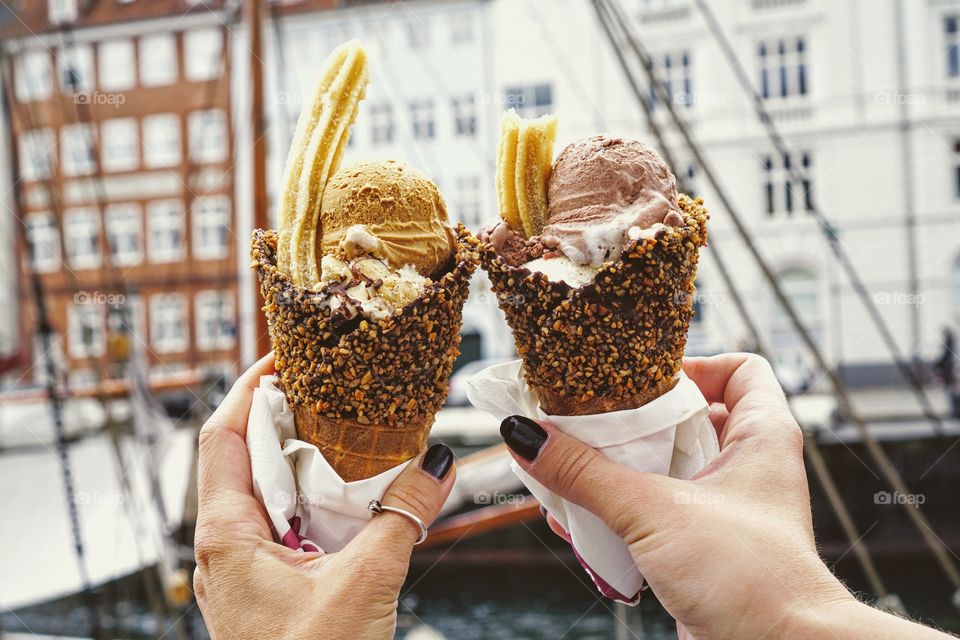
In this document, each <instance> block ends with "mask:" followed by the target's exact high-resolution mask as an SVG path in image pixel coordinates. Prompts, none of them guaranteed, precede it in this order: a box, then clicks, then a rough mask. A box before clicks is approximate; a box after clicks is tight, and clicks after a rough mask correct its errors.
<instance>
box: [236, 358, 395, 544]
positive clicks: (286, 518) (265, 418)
mask: <svg viewBox="0 0 960 640" xmlns="http://www.w3.org/2000/svg"><path fill="white" fill-rule="evenodd" d="M247 450H248V451H249V452H250V468H251V471H252V475H253V489H254V493H255V495H256V496H257V498H258V499H259V500H260V501H261V502H263V504H264V506H265V507H266V509H267V514H268V515H269V516H270V522H271V523H272V524H273V527H274V529H275V530H276V532H277V536H278V537H279V538H280V540H281V542H282V543H283V544H285V545H286V546H288V547H291V548H293V549H304V550H305V551H315V550H317V549H320V550H324V551H331V552H332V551H339V550H340V549H342V548H343V547H344V546H346V544H347V543H348V542H350V541H351V540H352V539H353V538H354V537H355V536H356V535H357V534H358V533H359V532H360V530H361V529H362V528H363V527H364V525H365V524H366V523H367V522H368V521H369V520H370V519H371V518H372V517H373V513H372V512H371V511H369V510H368V509H367V505H368V504H369V503H370V501H371V500H373V499H374V498H376V499H378V500H379V499H381V498H383V494H384V493H385V492H386V490H387V487H389V486H390V483H392V482H393V481H394V479H396V477H397V476H398V475H400V472H401V471H403V469H404V468H405V467H406V466H407V465H408V464H409V461H408V462H404V463H402V464H399V465H397V466H396V467H393V468H392V469H388V470H387V471H384V472H383V473H381V474H379V475H376V476H374V477H372V478H367V479H365V480H357V481H356V482H344V481H343V480H342V479H341V478H340V476H339V475H337V472H336V471H334V470H333V467H331V466H330V464H329V463H328V462H327V460H326V459H325V458H324V457H323V454H321V453H320V450H319V449H317V448H316V447H315V446H313V445H312V444H308V443H306V442H304V441H302V440H297V439H296V429H295V428H294V424H293V412H292V411H290V408H289V407H288V406H287V399H286V398H285V397H284V395H283V392H282V391H280V390H279V389H278V388H277V387H276V385H275V384H274V377H273V376H263V377H261V378H260V386H259V387H258V388H257V389H255V390H254V392H253V404H252V406H251V407H250V418H249V419H248V421H247Z"/></svg>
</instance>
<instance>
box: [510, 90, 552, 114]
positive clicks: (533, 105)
mask: <svg viewBox="0 0 960 640" xmlns="http://www.w3.org/2000/svg"><path fill="white" fill-rule="evenodd" d="M503 93H504V97H505V99H506V106H507V107H508V108H510V107H513V108H514V109H516V110H517V113H518V114H519V115H520V116H521V117H524V118H539V117H540V116H542V115H545V114H547V113H550V112H552V111H553V85H550V84H535V85H528V86H514V87H508V88H507V89H506V91H504V92H503Z"/></svg>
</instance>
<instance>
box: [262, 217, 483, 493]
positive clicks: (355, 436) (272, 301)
mask: <svg viewBox="0 0 960 640" xmlns="http://www.w3.org/2000/svg"><path fill="white" fill-rule="evenodd" d="M457 236H458V240H457V248H456V253H455V255H454V258H453V260H452V261H451V264H450V265H449V266H448V267H447V270H446V272H445V273H444V275H443V276H441V277H439V278H438V279H437V280H435V281H433V282H431V283H430V284H429V285H427V287H426V288H425V289H424V291H423V293H422V294H421V295H420V296H419V297H417V298H416V299H415V300H414V301H413V302H411V303H410V304H409V305H407V306H406V307H404V308H403V309H402V310H401V311H398V312H397V313H396V314H394V315H393V316H391V317H389V318H387V319H386V320H383V321H381V322H369V321H367V320H363V319H358V320H357V321H355V322H353V323H348V324H341V325H338V326H335V324H336V323H335V322H331V311H330V308H329V306H328V305H327V304H325V303H324V301H323V300H322V299H321V297H320V296H319V295H318V294H317V292H315V291H311V290H309V289H303V288H300V287H297V286H294V285H293V283H292V282H291V281H290V279H289V278H288V277H287V276H286V275H284V274H282V273H280V272H279V271H278V270H277V267H276V246H277V234H276V232H274V231H264V230H262V229H257V230H256V231H254V232H253V240H252V248H251V255H252V257H253V263H252V265H251V266H252V268H253V269H254V270H255V271H256V272H257V276H258V278H259V280H260V291H261V293H262V294H263V297H264V300H265V302H266V304H265V305H264V307H263V310H264V312H265V313H266V315H267V323H268V326H269V329H270V339H271V343H272V345H273V350H274V355H275V358H276V363H277V372H278V374H279V386H280V387H281V388H282V389H283V391H284V393H285V394H286V397H287V401H288V402H289V403H290V405H291V409H292V410H293V411H294V416H295V420H296V424H297V431H298V435H299V437H300V438H301V439H303V440H305V441H308V442H311V443H312V444H314V445H316V446H317V448H319V449H320V451H321V453H323V455H324V457H325V458H326V459H327V461H328V462H329V463H330V464H331V465H332V466H333V467H334V469H336V471H337V473H338V474H340V477H341V478H343V479H344V480H346V481H348V482H349V481H352V480H358V479H361V478H367V477H371V476H374V475H376V474H378V473H381V472H382V471H386V470H387V469H389V468H390V467H393V466H396V465H397V464H399V463H400V462H403V461H404V460H409V459H410V458H412V457H414V456H415V455H417V454H418V453H420V451H422V450H423V449H424V448H425V446H426V442H427V436H428V434H429V431H430V427H431V426H432V425H433V420H434V416H435V415H436V413H437V411H439V410H440V407H441V406H442V405H443V402H444V400H445V398H446V396H447V390H448V380H449V377H450V372H451V370H452V368H453V361H454V360H455V359H456V357H457V355H458V354H459V352H460V351H459V346H460V325H461V322H462V318H463V315H462V314H463V303H464V302H465V300H466V298H467V293H468V290H469V283H470V276H471V275H472V274H473V271H474V269H475V268H476V264H477V250H478V247H479V241H478V240H477V239H476V238H474V237H473V236H472V235H470V233H469V232H468V231H467V230H466V229H465V228H464V227H463V226H462V225H461V226H459V228H458V230H457ZM334 320H335V317H334Z"/></svg>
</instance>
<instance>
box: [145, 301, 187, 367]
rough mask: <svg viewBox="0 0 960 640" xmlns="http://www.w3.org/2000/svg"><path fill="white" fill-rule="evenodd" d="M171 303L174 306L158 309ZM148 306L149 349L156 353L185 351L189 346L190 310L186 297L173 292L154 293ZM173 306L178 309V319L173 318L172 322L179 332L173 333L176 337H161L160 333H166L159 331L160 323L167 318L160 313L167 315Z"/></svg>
mask: <svg viewBox="0 0 960 640" xmlns="http://www.w3.org/2000/svg"><path fill="white" fill-rule="evenodd" d="M172 302H176V305H170V306H168V307H167V308H165V309H161V308H160V307H161V305H162V304H166V303H172ZM148 306H149V313H150V348H151V349H153V350H154V351H155V352H156V353H182V352H184V351H186V350H187V348H188V347H189V346H190V319H189V315H190V310H189V303H188V301H187V296H186V295H184V294H182V293H174V292H164V293H155V294H153V295H151V296H150V299H149V303H148ZM173 306H176V307H179V314H178V315H179V317H177V318H175V321H174V322H175V325H176V326H177V327H178V329H179V330H178V331H175V332H174V333H176V334H177V335H172V336H167V335H163V336H161V335H160V334H161V333H166V332H165V331H160V330H159V329H160V323H161V322H168V321H169V318H167V317H166V316H165V315H162V314H161V311H163V312H164V314H167V313H169V311H170V310H171V309H172V308H173Z"/></svg>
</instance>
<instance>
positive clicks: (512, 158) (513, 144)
mask: <svg viewBox="0 0 960 640" xmlns="http://www.w3.org/2000/svg"><path fill="white" fill-rule="evenodd" d="M519 133H520V117H519V116H518V115H517V114H516V112H515V111H514V110H513V109H511V110H510V111H508V112H507V113H506V114H504V116H503V122H502V123H501V124H500V147H499V148H498V149H497V197H498V198H499V199H500V217H502V218H503V219H504V220H505V221H506V222H507V224H509V225H510V226H511V227H513V228H514V229H518V230H521V229H523V223H522V222H521V221H520V213H519V211H518V210H517V179H516V175H517V137H518V136H519Z"/></svg>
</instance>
